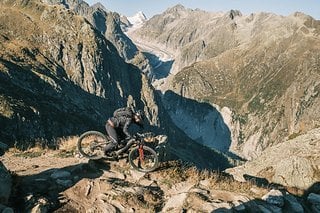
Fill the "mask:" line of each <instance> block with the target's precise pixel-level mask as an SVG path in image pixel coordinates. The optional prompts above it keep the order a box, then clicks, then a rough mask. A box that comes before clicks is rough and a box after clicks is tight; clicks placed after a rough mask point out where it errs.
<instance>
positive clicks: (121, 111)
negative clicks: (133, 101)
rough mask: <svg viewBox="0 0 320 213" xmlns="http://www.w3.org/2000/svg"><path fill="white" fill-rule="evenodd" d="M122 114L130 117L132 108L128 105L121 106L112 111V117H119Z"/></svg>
mask: <svg viewBox="0 0 320 213" xmlns="http://www.w3.org/2000/svg"><path fill="white" fill-rule="evenodd" d="M123 116H124V117H127V118H131V117H132V116H133V111H132V109H131V108H129V107H123V108H119V109H117V110H115V111H114V112H113V117H116V118H119V117H123Z"/></svg>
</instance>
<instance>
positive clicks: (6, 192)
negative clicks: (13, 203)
mask: <svg viewBox="0 0 320 213" xmlns="http://www.w3.org/2000/svg"><path fill="white" fill-rule="evenodd" d="M11 187H12V180H11V175H10V173H9V171H8V170H7V168H6V167H5V166H4V165H3V163H2V162H1V161H0V204H4V205H6V204H7V203H8V200H9V197H10V194H11Z"/></svg>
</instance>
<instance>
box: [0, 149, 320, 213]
mask: <svg viewBox="0 0 320 213" xmlns="http://www.w3.org/2000/svg"><path fill="white" fill-rule="evenodd" d="M58 152H59V151H58V150H56V151H54V152H51V153H50V152H48V153H45V154H44V155H41V156H39V157H34V158H28V161H27V162H28V163H26V161H25V159H23V158H21V157H17V155H12V153H7V154H6V158H5V161H4V163H5V164H6V165H7V166H8V167H9V168H10V169H12V170H13V171H16V172H17V175H19V178H20V181H19V182H18V183H17V185H16V187H17V189H16V190H15V194H14V198H15V199H12V203H11V204H12V206H13V207H14V210H15V211H19V210H21V209H23V210H24V211H26V210H28V211H34V212H35V211H43V212H46V211H47V212H48V211H49V212H52V211H58V212H61V211H63V212H88V211H92V212H132V211H134V212H182V211H185V212H215V211H217V212H219V211H221V212H229V211H230V212H310V211H311V210H314V209H316V208H318V204H319V194H318V192H315V191H314V192H312V193H307V194H306V198H303V197H301V196H297V195H294V194H291V193H289V192H287V191H286V190H284V189H281V190H276V189H271V190H270V189H265V188H261V187H258V186H255V185H254V184H242V183H238V182H236V181H234V180H232V179H231V178H229V177H227V176H225V175H224V174H223V173H220V174H217V173H208V172H203V171H198V170H196V169H195V168H192V167H189V166H187V165H183V164H180V163H177V162H173V161H172V162H166V163H163V165H161V166H160V168H159V169H157V170H156V171H154V172H151V173H141V172H137V171H135V170H132V169H130V168H129V166H128V163H127V162H126V161H125V160H120V161H117V162H106V161H95V162H94V161H89V162H87V161H86V160H85V159H82V158H74V157H72V156H69V157H67V158H59V157H57V156H59V154H58ZM44 159H46V160H44ZM21 168H25V170H23V169H21ZM48 188H49V189H50V190H49V191H48Z"/></svg>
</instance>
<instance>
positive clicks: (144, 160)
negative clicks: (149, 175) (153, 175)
mask: <svg viewBox="0 0 320 213" xmlns="http://www.w3.org/2000/svg"><path fill="white" fill-rule="evenodd" d="M129 163H130V165H131V166H132V167H133V168H134V169H135V170H138V171H140V172H152V171H154V170H155V169H156V168H157V167H158V165H159V159H158V155H157V153H156V152H155V151H154V150H153V149H152V148H150V147H148V146H142V147H135V148H133V149H132V150H131V151H130V152H129Z"/></svg>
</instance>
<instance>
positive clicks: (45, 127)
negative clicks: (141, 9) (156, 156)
mask: <svg viewBox="0 0 320 213" xmlns="http://www.w3.org/2000/svg"><path fill="white" fill-rule="evenodd" d="M0 10H1V13H0V14H1V15H0V21H1V28H0V71H1V72H0V98H1V102H0V123H1V127H2V128H1V130H0V131H1V136H0V137H1V138H0V140H1V141H2V142H5V143H7V144H9V145H10V146H13V145H14V144H15V145H16V146H17V147H22V148H26V147H29V146H32V145H33V144H34V143H40V144H42V145H43V146H55V145H56V141H57V140H58V139H59V138H61V137H67V136H69V135H79V134H81V133H82V132H83V131H85V130H92V129H94V130H100V131H102V132H105V130H104V123H105V120H106V119H107V117H108V116H110V115H111V114H112V111H113V110H114V109H116V108H117V107H122V106H125V105H127V104H129V105H133V106H135V107H137V108H139V109H143V110H144V111H145V113H146V117H147V120H146V123H150V125H146V127H147V130H151V131H154V132H158V133H161V134H166V135H168V136H169V140H170V143H171V145H172V152H173V154H174V156H178V157H180V158H181V159H184V160H187V161H189V162H193V163H195V164H196V165H197V166H199V167H206V168H217V167H218V168H220V169H224V168H226V167H228V166H230V162H229V160H228V159H227V158H226V157H225V156H222V155H220V154H219V153H217V152H215V151H213V150H208V149H205V147H203V146H201V145H198V144H196V143H194V142H193V141H192V140H190V138H188V137H187V136H186V135H185V134H184V133H183V132H182V131H181V130H179V129H178V128H177V127H175V125H174V124H173V123H172V121H171V119H170V117H169V116H168V115H167V113H166V112H165V109H164V107H163V106H162V104H161V102H160V98H159V97H158V95H157V94H156V93H154V90H153V88H152V87H151V86H150V83H149V81H148V79H147V78H146V77H145V76H144V75H143V74H142V73H141V71H140V70H139V69H138V68H137V67H135V66H133V65H132V64H127V63H125V61H124V59H123V58H122V57H120V56H119V54H118V51H117V49H116V48H115V47H114V46H113V44H112V43H111V42H110V41H109V40H107V39H106V37H104V36H103V35H102V34H101V33H100V32H99V31H98V30H97V29H96V28H95V27H94V26H93V25H92V24H91V23H90V22H88V21H87V19H85V18H84V17H83V16H79V15H77V14H76V13H75V12H73V11H72V10H70V9H66V7H65V5H62V6H61V5H51V6H49V5H46V4H42V3H38V2H37V1H27V2H26V1H14V2H13V1H5V2H1V8H0ZM200 153H201V154H200ZM217 158H218V159H220V160H221V161H217V160H215V159H217ZM208 159H210V160H208Z"/></svg>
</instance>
